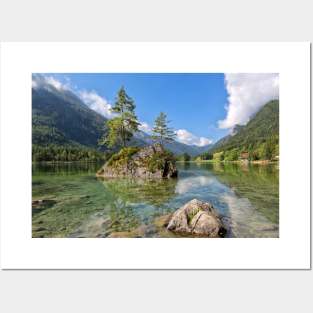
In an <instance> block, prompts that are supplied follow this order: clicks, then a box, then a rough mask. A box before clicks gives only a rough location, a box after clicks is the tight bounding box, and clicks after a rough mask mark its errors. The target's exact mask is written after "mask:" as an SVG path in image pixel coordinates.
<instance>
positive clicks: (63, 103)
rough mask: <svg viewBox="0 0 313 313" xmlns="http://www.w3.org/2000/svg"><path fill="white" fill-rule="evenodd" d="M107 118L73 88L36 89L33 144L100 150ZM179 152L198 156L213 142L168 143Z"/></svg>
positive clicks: (142, 136)
mask: <svg viewBox="0 0 313 313" xmlns="http://www.w3.org/2000/svg"><path fill="white" fill-rule="evenodd" d="M106 121H107V119H106V118H105V117H104V116H102V115H100V114H99V113H97V112H95V111H93V110H91V109H90V108H89V107H88V106H87V105H86V104H85V103H84V102H83V101H82V100H81V99H80V98H79V97H78V96H76V95H75V94H74V93H73V92H71V91H70V90H65V89H64V90H63V89H62V90H58V89H57V88H55V87H53V86H51V85H49V87H48V88H45V87H44V86H37V87H33V88H32V143H33V144H35V145H40V146H43V145H47V144H56V145H77V146H79V145H81V146H84V147H89V148H93V149H99V147H98V140H99V139H100V138H101V136H102V134H103V132H104V129H105V122H106ZM152 142H153V141H152V139H151V136H150V135H148V134H146V133H144V132H142V131H139V132H138V133H136V134H135V136H134V137H133V138H132V140H131V142H130V145H137V146H145V145H149V144H151V143H152ZM165 146H166V148H167V149H169V150H170V151H172V152H173V153H174V154H175V155H180V154H183V153H188V154H189V155H191V156H196V155H198V154H201V153H202V152H205V151H207V150H208V149H209V148H210V145H208V146H204V147H198V146H195V145H186V144H183V143H181V142H178V141H174V142H171V143H167V144H165Z"/></svg>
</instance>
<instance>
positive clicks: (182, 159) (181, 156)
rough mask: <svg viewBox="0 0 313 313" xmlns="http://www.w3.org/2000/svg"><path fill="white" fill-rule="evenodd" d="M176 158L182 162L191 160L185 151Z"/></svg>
mask: <svg viewBox="0 0 313 313" xmlns="http://www.w3.org/2000/svg"><path fill="white" fill-rule="evenodd" d="M177 160H178V161H182V162H189V161H190V160H191V156H190V155H189V154H188V153H186V152H185V153H184V154H182V155H180V156H178V157H177Z"/></svg>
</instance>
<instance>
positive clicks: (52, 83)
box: [32, 74, 71, 91]
mask: <svg viewBox="0 0 313 313" xmlns="http://www.w3.org/2000/svg"><path fill="white" fill-rule="evenodd" d="M32 87H33V88H35V89H36V88H45V89H47V90H51V89H57V90H58V91H62V90H70V89H71V88H70V81H69V79H68V78H66V83H62V82H60V81H59V80H57V79H56V78H54V77H53V76H47V75H42V74H33V75H32Z"/></svg>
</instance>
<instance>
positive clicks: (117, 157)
mask: <svg viewBox="0 0 313 313" xmlns="http://www.w3.org/2000/svg"><path fill="white" fill-rule="evenodd" d="M139 150H140V148H137V147H126V148H122V149H121V150H120V151H119V152H118V153H116V154H113V155H112V156H111V158H110V159H109V161H108V166H113V167H119V166H121V165H125V164H126V163H127V162H128V161H129V160H130V159H131V158H132V156H133V155H134V154H135V153H137V152H138V151H139Z"/></svg>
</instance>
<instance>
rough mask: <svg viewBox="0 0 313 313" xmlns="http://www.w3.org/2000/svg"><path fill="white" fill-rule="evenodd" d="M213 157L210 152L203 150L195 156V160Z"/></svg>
mask: <svg viewBox="0 0 313 313" xmlns="http://www.w3.org/2000/svg"><path fill="white" fill-rule="evenodd" d="M212 159H213V154H212V153H210V152H204V153H202V154H200V155H198V156H197V158H196V160H199V161H202V160H205V161H207V160H212Z"/></svg>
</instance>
